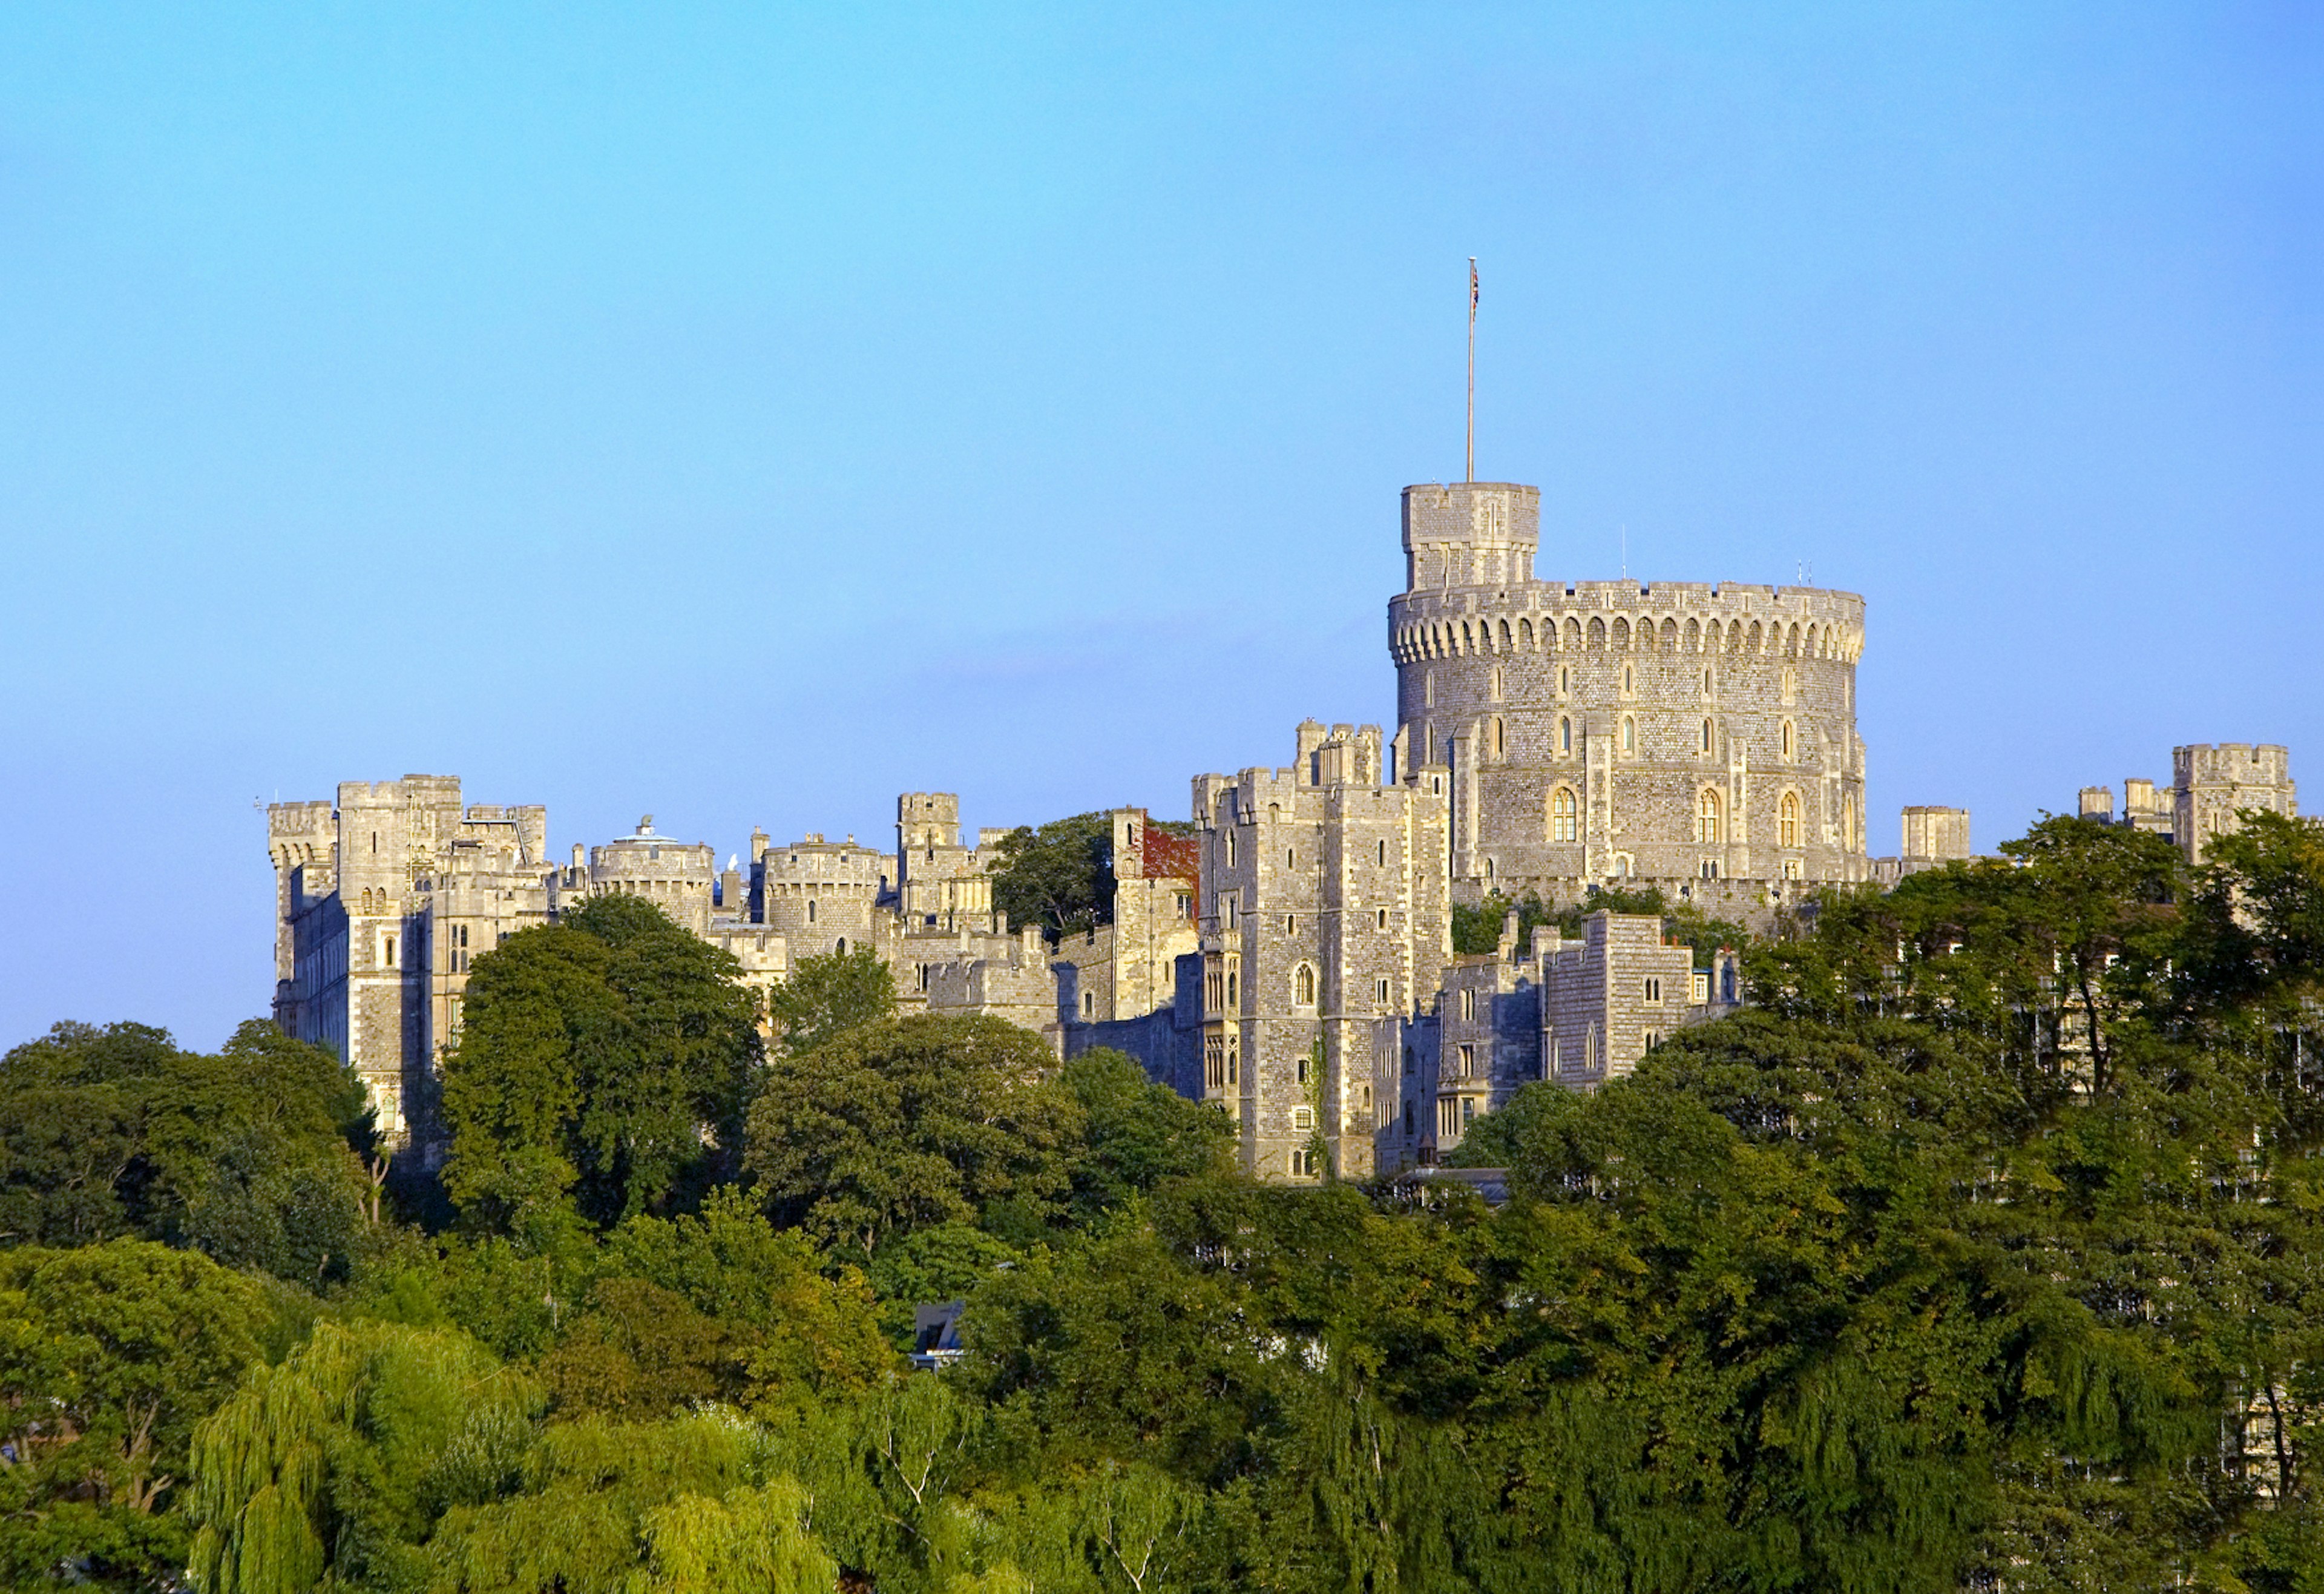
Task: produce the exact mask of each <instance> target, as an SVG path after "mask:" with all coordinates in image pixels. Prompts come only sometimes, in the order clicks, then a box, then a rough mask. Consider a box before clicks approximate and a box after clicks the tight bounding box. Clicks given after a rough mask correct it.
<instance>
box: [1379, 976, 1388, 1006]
mask: <svg viewBox="0 0 2324 1594" xmlns="http://www.w3.org/2000/svg"><path fill="white" fill-rule="evenodd" d="M1379 1002H1380V1006H1383V1007H1385V1006H1388V981H1386V980H1382V981H1380V982H1379Z"/></svg>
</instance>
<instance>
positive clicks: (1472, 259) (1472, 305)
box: [1469, 255, 1477, 315]
mask: <svg viewBox="0 0 2324 1594" xmlns="http://www.w3.org/2000/svg"><path fill="white" fill-rule="evenodd" d="M1476 310H1477V257H1476V256H1475V255H1471V256H1469V312H1470V313H1471V315H1474V314H1475V313H1476Z"/></svg>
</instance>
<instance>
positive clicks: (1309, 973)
mask: <svg viewBox="0 0 2324 1594" xmlns="http://www.w3.org/2000/svg"><path fill="white" fill-rule="evenodd" d="M1291 999H1292V1000H1293V1001H1295V1002H1296V1003H1298V1004H1299V1005H1300V1006H1302V1007H1313V1006H1314V1005H1315V971H1314V969H1313V968H1308V967H1307V965H1306V964H1305V963H1302V964H1301V965H1299V971H1298V972H1297V973H1296V974H1294V975H1293V976H1292V977H1291Z"/></svg>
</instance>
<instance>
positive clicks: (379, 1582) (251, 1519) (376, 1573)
mask: <svg viewBox="0 0 2324 1594" xmlns="http://www.w3.org/2000/svg"><path fill="white" fill-rule="evenodd" d="M539 1405H540V1399H539V1395H538V1394H537V1392H536V1391H535V1389H534V1387H533V1385H531V1383H530V1380H527V1379H525V1378H523V1377H521V1376H518V1375H516V1374H513V1373H511V1372H508V1371H506V1370H504V1369H503V1368H502V1367H499V1366H498V1365H497V1364H496V1363H495V1362H494V1361H493V1358H492V1356H491V1355H490V1354H489V1353H488V1352H486V1351H485V1350H484V1348H482V1347H481V1346H479V1345H477V1344H476V1343H475V1341H474V1340H472V1339H468V1338H467V1337H466V1335H463V1334H461V1333H459V1332H458V1331H457V1330H447V1329H415V1328H410V1327H407V1326H403V1325H401V1324H387V1323H375V1322H374V1323H355V1324H340V1323H336V1322H328V1321H326V1322H323V1323H321V1324H318V1326H317V1328H316V1330H315V1333H314V1335H313V1337H312V1338H311V1339H309V1340H308V1341H307V1343H306V1344H305V1345H303V1346H301V1347H300V1348H299V1349H298V1351H297V1352H295V1353H294V1354H293V1355H292V1356H291V1358H289V1359H288V1360H286V1361H284V1362H283V1363H282V1364H281V1365H280V1366H277V1367H264V1366H262V1367H254V1368H253V1369H252V1370H251V1371H250V1373H249V1374H248V1376H247V1377H246V1379H245V1381H244V1384H243V1386H242V1387H241V1388H240V1389H239V1390H237V1391H236V1392H235V1394H234V1395H233V1396H232V1397H231V1398H229V1399H228V1400H226V1402H225V1403H224V1404H221V1405H220V1406H219V1407H218V1408H217V1410H216V1411H215V1412H213V1413H211V1414H210V1415H209V1416H208V1418H207V1419H206V1420H205V1421H204V1422H203V1423H202V1425H201V1428H200V1431H199V1432H198V1434H197V1436H196V1439H195V1442H194V1452H195V1453H194V1471H195V1487H194V1491H193V1499H192V1502H191V1507H190V1510H189V1517H190V1520H191V1522H192V1524H193V1526H194V1528H195V1530H196V1531H195V1536H194V1547H193V1556H192V1561H191V1565H192V1568H193V1572H194V1577H195V1580H196V1581H197V1582H198V1585H199V1586H200V1587H201V1588H202V1589H205V1590H209V1591H212V1594H292V1591H294V1590H303V1589H310V1588H313V1587H315V1586H316V1584H317V1582H318V1580H320V1579H322V1578H323V1577H324V1576H325V1575H326V1574H328V1575H329V1576H330V1578H331V1580H332V1581H333V1583H334V1585H335V1586H340V1587H355V1588H383V1589H400V1588H412V1587H421V1586H425V1580H426V1579H427V1576H428V1572H429V1556H428V1554H427V1552H426V1551H425V1550H424V1549H423V1547H422V1546H423V1545H424V1543H425V1542H426V1541H427V1539H428V1538H429V1535H430V1534H431V1533H432V1531H433V1528H434V1525H435V1524H436V1522H437V1520H438V1518H439V1517H440V1516H441V1515H443V1514H444V1513H445V1512H447V1510H457V1509H461V1508H470V1509H473V1508H475V1507H477V1506H483V1505H484V1504H485V1503H487V1502H490V1501H493V1500H497V1499H499V1498H501V1497H503V1496H504V1495H505V1494H507V1493H508V1492H510V1491H511V1490H512V1488H513V1487H515V1486H516V1483H517V1480H518V1479H519V1478H521V1476H522V1475H523V1469H524V1468H525V1465H526V1462H527V1460H528V1458H529V1457H530V1453H531V1450H532V1448H533V1446H534V1443H535V1441H536V1432H537V1423H536V1421H535V1419H536V1414H537V1413H538V1411H539Z"/></svg>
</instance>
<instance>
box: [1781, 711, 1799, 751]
mask: <svg viewBox="0 0 2324 1594" xmlns="http://www.w3.org/2000/svg"><path fill="white" fill-rule="evenodd" d="M1796 746H1798V742H1797V739H1796V736H1795V733H1794V731H1793V729H1792V722H1791V721H1790V720H1788V719H1786V720H1784V757H1786V758H1789V757H1791V756H1793V755H1794V748H1795V747H1796Z"/></svg>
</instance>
